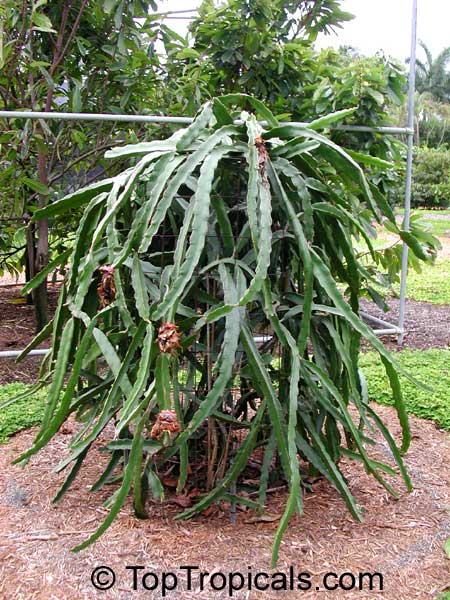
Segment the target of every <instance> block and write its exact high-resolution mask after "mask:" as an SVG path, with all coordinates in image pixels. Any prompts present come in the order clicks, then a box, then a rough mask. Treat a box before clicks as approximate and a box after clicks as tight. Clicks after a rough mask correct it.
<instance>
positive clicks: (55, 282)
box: [0, 279, 64, 288]
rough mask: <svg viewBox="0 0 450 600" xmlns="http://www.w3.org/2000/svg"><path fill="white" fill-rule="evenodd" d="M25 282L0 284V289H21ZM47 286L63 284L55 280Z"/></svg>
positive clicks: (60, 280)
mask: <svg viewBox="0 0 450 600" xmlns="http://www.w3.org/2000/svg"><path fill="white" fill-rule="evenodd" d="M25 283H26V281H17V282H16V283H0V288H9V287H23V286H24V285H25ZM47 283H48V284H49V285H56V284H57V283H64V279H57V280H56V281H47Z"/></svg>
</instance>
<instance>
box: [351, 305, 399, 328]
mask: <svg viewBox="0 0 450 600" xmlns="http://www.w3.org/2000/svg"><path fill="white" fill-rule="evenodd" d="M359 315H360V316H361V317H363V318H364V319H366V320H367V321H371V322H372V323H376V324H377V325H384V326H385V327H397V326H396V325H394V324H393V323H389V321H383V319H379V318H378V317H374V316H373V315H371V314H370V313H368V312H366V311H364V310H360V311H359ZM397 329H398V328H397Z"/></svg>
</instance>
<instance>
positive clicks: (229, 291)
mask: <svg viewBox="0 0 450 600" xmlns="http://www.w3.org/2000/svg"><path fill="white" fill-rule="evenodd" d="M242 105H244V106H246V107H249V106H250V107H252V109H253V111H254V112H255V113H256V115H255V114H251V113H248V112H246V111H242V110H241V107H242ZM235 107H237V108H235ZM339 116H341V117H342V116H343V114H342V113H341V114H340V115H329V116H328V117H327V118H326V119H325V120H324V121H321V122H319V123H317V122H315V123H313V124H312V126H311V128H308V127H306V126H292V125H283V124H282V123H278V121H277V119H275V117H274V116H273V114H272V113H271V112H270V110H269V109H268V108H267V107H265V106H264V105H263V104H262V103H261V102H259V101H258V100H256V99H255V98H251V97H248V96H240V95H237V94H234V95H228V96H223V97H221V98H216V99H214V100H213V101H212V102H209V103H207V104H206V105H205V106H204V107H203V108H202V110H201V112H200V113H199V115H198V116H197V118H196V119H195V120H194V122H193V123H192V125H190V126H189V127H188V128H186V129H184V130H182V131H179V132H177V133H176V134H174V135H173V136H171V137H170V138H168V139H166V140H164V141H155V142H150V143H140V144H135V145H131V146H125V147H122V148H119V149H114V150H112V151H110V152H109V154H108V156H110V157H116V158H117V157H120V159H121V160H122V159H124V158H125V157H128V160H129V164H130V167H129V168H128V169H126V170H125V171H123V172H122V173H120V174H118V175H116V176H115V177H114V178H112V179H111V180H108V181H106V182H105V183H104V184H102V185H101V186H100V187H97V188H95V189H90V190H87V191H80V192H79V193H78V194H75V195H72V196H71V197H70V202H71V203H73V202H80V203H81V202H84V203H85V210H84V214H83V218H82V219H81V221H80V224H79V227H78V231H77V234H76V238H75V242H74V248H73V252H72V254H71V256H70V257H69V263H70V271H69V274H68V278H67V282H66V284H65V286H64V289H63V291H62V294H61V301H60V304H59V308H58V310H57V312H56V315H55V318H54V322H53V342H52V352H51V355H50V356H49V357H47V359H46V360H47V362H46V363H45V365H44V370H43V373H44V374H45V375H44V376H45V377H46V378H48V379H50V380H51V384H50V386H49V391H48V395H47V403H46V409H45V414H44V417H43V422H42V426H41V430H40V432H39V433H38V435H37V437H36V440H35V442H34V445H33V446H32V448H30V449H29V450H28V451H27V452H25V453H24V454H23V455H22V456H20V457H19V458H18V459H17V461H21V460H24V459H25V458H27V457H29V456H31V455H32V454H34V453H35V452H38V451H39V450H40V449H41V448H42V447H44V446H45V445H46V444H47V443H48V441H49V440H50V439H51V438H52V437H53V436H54V435H55V433H56V432H57V431H58V430H59V428H60V427H61V425H62V424H63V423H64V421H65V420H66V419H67V418H68V416H69V415H70V414H72V413H75V414H76V415H77V416H78V417H79V418H80V419H81V420H82V421H83V422H84V425H83V427H82V430H81V431H80V432H78V433H77V434H76V435H75V436H74V438H73V439H72V441H71V442H70V444H69V456H68V457H67V458H65V459H64V460H63V461H62V462H61V463H60V464H59V466H58V467H57V470H62V469H65V468H68V467H69V466H70V470H69V473H68V476H67V479H66V484H64V485H63V487H62V489H61V491H60V493H59V494H58V499H59V498H60V497H61V496H62V495H63V493H64V492H65V491H66V489H67V488H68V487H69V485H70V483H71V482H72V480H73V478H74V477H75V475H76V473H77V472H78V469H79V468H80V466H81V464H82V462H83V460H84V458H85V456H86V454H87V453H88V452H89V451H90V448H91V446H92V444H93V443H94V442H95V440H96V439H97V438H98V436H99V435H100V434H101V433H102V434H103V435H105V431H107V430H106V429H105V428H106V426H107V425H108V423H110V422H111V421H114V428H113V430H114V432H113V431H112V430H111V433H110V434H106V435H111V436H112V437H111V439H110V441H109V442H108V441H106V446H107V448H109V450H110V453H111V459H110V463H109V466H108V467H107V468H106V471H105V473H104V474H103V475H102V477H101V478H100V480H99V481H98V482H97V483H96V484H95V486H94V487H95V489H98V488H99V487H101V486H102V485H104V484H105V483H107V482H108V481H109V479H110V475H111V472H112V471H113V469H114V468H117V470H118V474H119V477H118V478H117V476H116V477H115V480H116V481H117V480H118V481H119V485H120V487H119V489H117V490H116V492H115V493H114V494H113V496H112V498H111V501H110V502H109V506H110V509H111V510H110V513H109V515H108V516H107V518H106V519H105V521H104V523H103V524H102V525H101V526H100V528H99V529H98V530H97V532H96V533H95V534H93V535H92V536H91V537H90V538H89V539H88V540H86V541H85V542H83V543H82V544H80V545H79V546H77V548H76V550H80V549H82V548H84V547H86V546H87V545H89V544H90V543H92V542H93V541H95V540H96V539H97V538H98V536H99V535H101V534H102V533H103V531H104V530H105V529H106V528H107V527H108V526H109V525H110V523H111V522H112V520H113V518H114V517H115V515H116V514H117V513H118V511H119V510H120V507H121V506H122V504H123V502H124V500H125V498H126V496H127V495H128V494H129V493H132V494H133V497H134V507H135V511H136V514H137V515H138V516H143V515H145V500H146V497H147V494H148V493H151V494H152V495H153V496H154V497H155V498H157V499H160V498H161V497H162V496H163V493H164V492H163V486H162V483H161V480H160V479H159V475H158V474H161V473H164V471H165V470H166V469H168V468H170V471H171V473H172V476H174V475H176V476H178V478H179V479H178V490H179V491H181V490H182V489H184V488H185V487H186V485H189V484H190V472H191V471H190V469H189V465H190V463H195V464H197V465H205V467H204V469H203V470H202V469H201V468H200V470H197V471H196V475H195V478H196V481H195V486H196V488H197V489H201V490H202V491H201V493H200V494H199V496H198V497H197V503H196V504H195V505H194V506H193V507H191V508H189V509H187V510H186V511H185V512H184V513H182V514H181V515H179V518H189V517H192V516H193V515H195V514H198V513H201V512H202V511H204V510H205V509H206V508H208V507H209V506H210V505H211V504H213V503H214V502H216V501H217V500H220V499H221V498H226V497H227V494H228V492H229V488H230V486H233V487H235V489H236V494H237V496H239V494H240V491H241V485H240V476H241V474H242V473H243V472H244V470H245V468H246V466H247V464H248V461H249V458H250V457H251V455H252V452H253V450H254V449H255V448H256V447H259V448H261V450H262V451H263V452H266V453H268V454H267V455H266V459H265V460H264V464H265V465H266V466H265V473H264V474H263V475H262V477H261V481H260V483H259V485H256V490H257V491H258V494H259V501H257V504H258V507H259V509H260V510H261V511H262V510H263V509H264V497H265V486H266V485H267V478H268V476H269V472H268V469H270V468H271V467H270V465H271V459H272V456H273V453H274V449H275V448H276V449H277V456H278V460H277V462H276V465H274V466H273V468H274V469H275V470H276V473H277V476H278V477H282V478H284V479H285V480H286V482H287V484H288V487H289V498H288V501H287V504H286V507H285V512H284V515H283V517H282V519H281V521H280V525H279V528H278V530H277V534H276V537H275V544H274V552H273V561H274V562H276V559H277V555H278V549H279V545H280V542H281V537H282V535H283V532H284V531H285V529H286V527H287V525H288V522H289V519H290V517H291V516H292V514H293V512H294V511H297V512H301V510H302V493H301V481H302V479H301V471H300V465H299V456H300V457H301V458H302V459H304V460H305V461H307V462H308V463H309V464H310V469H311V470H312V471H318V472H321V473H322V474H323V475H324V476H325V477H326V478H327V479H328V480H329V481H330V482H331V483H332V484H333V485H334V486H335V487H336V489H337V490H338V491H339V493H340V494H341V496H342V498H343V500H344V501H345V503H346V504H347V507H348V509H349V511H350V512H351V514H352V515H353V516H354V517H355V518H356V519H360V518H361V513H360V509H359V508H358V506H357V504H356V502H355V499H354V498H353V496H352V494H351V492H350V490H349V488H348V486H347V483H346V481H345V478H344V477H343V475H342V473H341V472H340V469H339V458H340V456H341V455H342V454H343V453H346V452H347V451H348V450H350V451H351V456H354V457H355V458H356V459H358V460H359V461H362V462H363V463H364V466H365V468H366V470H367V471H368V472H369V473H371V474H372V475H373V476H374V477H375V478H376V480H377V481H379V482H380V483H381V484H382V485H383V486H384V487H385V488H386V489H387V490H388V491H389V492H390V493H391V494H393V495H394V496H395V495H396V494H397V493H396V491H395V490H394V489H393V488H392V487H391V485H390V484H389V483H388V482H387V481H386V480H385V479H384V476H383V472H385V471H387V472H389V473H392V472H393V471H392V469H391V468H390V467H389V466H387V465H381V464H380V463H378V462H376V461H374V460H372V459H371V458H370V456H369V454H368V451H367V449H366V445H365V442H366V439H367V438H366V437H363V436H366V435H367V434H368V431H366V427H367V426H368V425H369V423H371V422H373V423H374V425H375V427H376V428H378V429H379V430H380V432H381V434H382V435H383V436H384V437H385V439H386V440H387V442H388V444H389V446H390V448H391V450H392V453H393V459H394V461H395V463H396V465H397V467H398V469H399V471H400V473H401V475H402V477H403V480H404V482H405V485H406V487H407V488H408V489H410V486H411V483H410V480H409V477H408V475H407V472H406V470H405V468H404V465H403V461H402V456H401V453H402V452H404V451H406V450H407V448H408V445H409V440H410V434H409V428H408V422H407V418H406V413H405V410H404V405H403V400H402V393H401V389H400V387H399V382H398V376H397V373H396V370H395V365H396V360H395V359H394V358H393V357H392V356H391V355H390V354H389V353H388V352H387V350H386V349H385V347H384V346H383V345H382V344H381V342H380V341H379V339H378V338H377V337H376V336H375V335H374V334H373V333H372V331H371V329H370V328H369V327H368V326H367V325H365V324H364V322H363V321H362V320H361V319H360V318H359V313H358V311H359V296H360V294H361V293H362V291H363V290H364V289H365V287H366V286H367V285H368V284H369V282H371V279H372V276H371V275H370V274H369V273H368V271H367V269H365V268H364V266H363V265H362V264H361V263H360V262H358V260H357V257H356V253H355V250H354V249H353V247H352V237H353V236H354V235H355V234H356V233H357V232H358V234H360V235H362V236H364V237H365V238H366V240H367V243H368V244H369V248H371V243H370V238H371V236H373V227H372V225H371V222H372V220H373V219H376V220H377V221H378V222H380V221H381V220H382V219H384V220H385V221H387V222H389V224H390V226H391V228H393V230H394V231H397V233H398V235H403V233H402V232H401V230H399V229H398V228H397V225H396V222H395V216H394V214H393V212H392V211H391V209H390V207H389V204H388V203H387V202H386V200H385V199H384V198H383V196H382V195H380V194H379V193H378V192H377V191H376V189H375V187H374V186H372V185H370V184H369V183H368V181H367V180H366V178H365V176H364V174H363V171H362V169H361V167H360V166H359V164H358V163H357V162H356V161H355V160H354V159H353V158H352V157H351V156H350V155H349V154H347V153H346V152H345V151H344V150H343V149H342V148H341V147H339V146H337V145H336V144H334V143H333V142H331V141H330V140H329V139H328V138H327V137H326V136H324V135H322V134H321V133H319V132H318V131H317V130H316V129H320V127H321V125H320V123H322V124H323V123H328V122H331V121H333V120H334V121H335V120H337V119H338V118H339ZM257 117H259V118H264V119H265V120H266V121H267V123H268V124H267V125H266V126H265V128H263V127H262V126H261V125H260V124H259V123H258V121H257ZM237 118H239V119H240V122H239V123H236V122H235V120H236V119H237ZM322 126H323V125H322ZM67 203H68V200H61V201H60V202H59V203H55V204H54V205H52V206H51V207H48V208H46V209H45V208H44V209H43V210H41V211H40V212H39V215H38V218H43V217H45V216H46V214H49V212H50V211H51V212H52V214H57V213H58V211H64V210H65V207H66V206H67ZM405 239H406V241H407V242H408V243H409V244H410V246H411V250H412V254H414V253H415V254H417V255H419V256H421V257H425V256H426V251H427V250H428V249H429V247H430V243H431V242H432V240H431V242H430V239H421V240H419V239H417V238H415V237H414V235H410V236H408V237H406V238H405ZM100 267H102V269H100ZM341 289H345V290H346V294H347V296H348V298H349V301H347V300H346V298H345V296H344V295H343V294H342V292H341ZM98 290H100V298H101V301H102V304H101V306H100V307H99V297H98ZM177 328H178V329H177ZM167 331H169V332H171V333H169V334H167ZM261 331H262V332H269V334H270V338H269V339H268V340H267V341H265V342H264V343H263V344H262V345H259V346H258V345H257V343H256V342H255V340H254V337H253V336H254V334H255V332H261ZM361 337H364V338H366V339H367V340H368V341H369V342H370V343H371V344H372V345H373V346H374V348H375V349H376V351H377V352H378V353H379V354H380V356H381V359H382V361H383V365H384V368H385V371H386V374H387V377H388V379H389V381H390V385H391V389H392V395H393V399H394V403H395V406H396V409H397V412H398V416H399V420H400V423H401V426H402V430H403V440H402V446H401V449H400V448H397V446H396V444H395V442H394V441H393V439H392V438H391V436H390V434H389V431H388V430H387V429H386V428H385V426H384V425H383V423H382V422H381V421H380V420H379V418H378V416H377V415H376V414H375V413H374V412H373V411H372V409H371V408H370V407H369V406H368V405H367V398H366V395H365V386H364V384H363V381H362V380H361V379H360V375H359V372H358V365H357V363H358V354H359V344H360V338H361ZM169 342H170V346H169V347H168V346H167V344H169ZM165 350H171V351H165ZM100 361H102V363H103V365H106V367H105V366H103V367H102V368H101V369H100V368H99V362H100ZM274 361H275V362H274ZM100 364H101V363H100ZM399 368H400V369H401V367H399ZM197 373H200V378H197V377H196V374H197ZM181 375H182V376H181ZM65 382H66V383H65ZM236 388H237V389H236ZM61 393H62V396H61ZM349 405H352V406H354V407H356V410H357V411H358V413H359V416H358V420H359V421H360V422H359V423H356V422H355V421H354V420H353V418H352V416H351V413H350V411H349ZM167 411H172V412H170V413H169V415H168V416H167ZM164 423H165V425H164ZM167 423H171V427H173V428H172V429H171V431H172V435H170V433H169V430H168V429H167ZM162 424H163V425H164V427H163V425H162ZM162 427H163V428H162ZM161 428H162V429H161ZM238 429H245V430H246V435H244V436H238V435H237V430H238ZM363 431H364V434H363ZM118 442H120V445H121V446H120V448H119V447H117V448H116V445H117V443H118ZM123 448H126V449H127V450H129V453H128V452H127V453H126V455H125V457H126V459H125V457H124V455H123V453H122V449H123ZM233 494H235V492H233ZM243 501H244V500H243Z"/></svg>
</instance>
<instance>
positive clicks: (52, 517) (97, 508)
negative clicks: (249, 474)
mask: <svg viewBox="0 0 450 600" xmlns="http://www.w3.org/2000/svg"><path fill="white" fill-rule="evenodd" d="M376 410H377V411H378V412H379V414H380V416H381V417H382V418H383V419H384V420H385V422H387V424H388V426H389V428H390V429H391V431H392V432H393V433H394V434H395V435H398V434H399V426H398V423H397V419H396V417H395V414H394V411H393V410H392V409H391V408H389V407H381V406H377V407H376ZM411 424H412V431H413V443H412V448H411V450H410V451H409V452H408V455H407V459H406V462H407V466H408V468H409V472H410V474H411V477H412V479H413V483H414V491H413V492H412V493H407V492H406V491H404V489H403V488H402V486H401V484H400V482H397V483H398V489H399V490H400V491H401V495H400V499H399V500H394V499H393V498H392V497H390V496H389V495H388V494H387V493H386V492H385V490H384V489H383V488H381V487H380V486H379V484H377V483H376V482H375V481H374V480H373V479H372V478H370V477H369V476H368V475H366V473H365V472H364V469H363V468H362V467H361V465H359V464H355V463H352V464H350V463H349V462H348V461H343V463H342V466H343V470H344V474H345V476H346V478H347V481H348V484H349V486H350V489H351V490H352V492H353V494H354V495H355V497H356V499H357V502H358V504H359V505H360V506H361V507H364V509H365V511H366V512H365V522H364V523H363V524H359V523H355V522H354V521H353V520H352V518H351V517H350V515H349V513H348V512H347V509H346V507H345V505H344V504H343V502H342V500H341V499H340V498H339V497H338V495H337V492H336V491H335V490H334V489H333V488H332V486H331V485H330V484H329V483H327V482H326V481H324V480H321V481H318V482H317V483H315V484H314V485H313V491H312V492H306V493H305V495H304V504H305V514H304V515H303V516H302V517H295V518H294V519H293V520H292V523H291V526H290V527H289V529H288V531H287V533H286V535H285V537H284V539H283V542H282V545H281V552H280V561H279V564H278V567H277V570H278V571H283V572H285V573H288V571H289V567H290V566H292V567H293V568H294V570H295V572H308V573H310V575H311V581H312V583H313V588H312V590H313V591H304V592H301V591H298V590H297V591H293V592H281V591H277V592H274V591H266V592H255V591H254V590H252V591H250V592H247V591H245V592H244V591H238V592H235V593H234V596H233V597H234V598H238V599H244V598H245V599H259V598H261V599H268V600H272V599H273V600H275V599H279V598H298V599H299V598H305V599H308V600H309V599H312V598H333V599H334V600H353V599H354V600H356V599H358V600H370V599H372V598H374V599H382V598H383V599H386V600H412V599H414V598H417V599H419V600H428V599H430V600H431V599H433V598H434V597H435V596H436V594H437V593H439V592H440V591H442V590H444V589H446V588H447V586H448V584H450V570H449V561H448V559H447V558H446V557H445V554H444V550H443V544H444V541H445V540H446V538H447V537H449V536H450V518H449V509H450V469H449V468H448V465H449V464H450V441H449V439H448V436H447V435H444V434H443V433H442V432H441V431H439V430H438V429H437V428H436V426H435V425H434V424H433V423H431V422H426V421H423V420H420V419H417V418H412V419H411ZM74 427H75V425H74ZM33 433H34V432H33V431H25V432H21V433H19V434H17V435H16V436H15V437H14V438H13V440H12V441H11V442H10V443H9V444H8V446H5V447H3V448H2V449H1V452H0V598H2V600H90V599H92V598H104V599H107V600H130V599H132V598H161V592H156V591H155V592H152V591H143V589H142V587H140V586H139V589H138V591H133V589H132V583H133V581H132V574H131V571H129V570H127V569H126V566H127V565H141V566H145V569H146V571H152V572H154V573H156V574H158V575H159V576H161V573H162V572H164V571H166V572H167V571H172V572H175V573H176V574H177V576H178V577H179V585H180V587H179V588H178V590H177V591H174V592H171V593H168V595H167V597H168V598H176V599H178V598H180V599H189V598H192V599H197V598H201V599H203V598H205V599H208V600H209V599H215V598H217V599H220V598H226V597H228V596H227V594H226V592H225V591H224V592H221V591H216V592H214V591H212V590H211V588H209V587H208V583H207V582H208V581H209V578H206V579H205V582H206V583H205V591H203V592H202V591H201V590H200V589H199V579H198V575H197V574H194V576H193V584H194V585H193V591H188V590H187V584H186V577H185V575H186V572H184V573H183V571H182V570H180V567H181V566H183V565H192V566H198V567H199V569H200V570H201V571H208V572H209V573H210V575H211V574H213V573H216V572H218V571H222V572H224V573H228V572H233V571H239V572H241V573H243V574H244V575H246V574H247V573H248V572H249V569H250V570H251V572H253V573H256V572H257V571H258V570H262V571H268V570H269V565H270V549H271V545H272V541H273V536H274V531H275V529H276V526H277V523H278V518H279V516H280V514H281V512H282V510H283V506H284V503H285V501H286V494H285V492H276V493H273V494H270V495H269V499H268V503H267V513H268V514H269V515H272V519H273V522H258V521H257V520H256V522H255V519H254V516H255V515H254V513H253V512H241V511H238V514H237V524H236V525H232V524H231V523H230V520H229V515H228V513H227V512H220V513H213V514H212V515H211V516H209V517H199V518H196V519H194V520H191V521H187V522H177V521H173V517H174V516H175V515H176V514H177V512H179V511H180V508H178V507H177V506H176V505H175V504H174V503H173V502H170V499H169V500H168V501H166V502H165V503H163V504H155V503H153V504H150V506H149V516H150V518H149V519H148V520H145V521H142V520H137V519H135V518H134V517H133V516H132V507H131V505H130V502H128V503H127V504H126V507H125V508H124V509H123V510H122V512H121V514H120V515H119V517H118V518H117V519H116V521H115V522H114V523H113V525H112V526H111V527H110V528H109V529H108V530H107V532H106V533H105V534H104V535H103V537H101V538H100V540H98V541H97V542H96V543H95V545H94V546H91V547H89V548H88V549H87V550H84V551H82V552H81V553H79V554H74V553H72V552H71V551H70V549H71V548H72V547H73V546H74V545H76V544H78V543H80V542H82V541H83V540H84V539H86V538H87V537H88V536H89V534H91V533H92V532H93V531H94V530H95V529H96V527H97V526H98V525H99V524H100V522H101V521H102V519H103V518H104V516H105V515H106V510H105V509H104V508H103V507H102V503H103V502H104V500H105V499H106V498H107V496H108V495H109V494H110V493H111V490H109V491H108V490H106V491H105V490H102V491H99V492H95V493H90V492H89V491H88V483H89V482H93V481H94V480H95V479H96V477H97V476H98V475H99V474H100V472H101V470H102V464H104V460H105V456H104V453H100V452H99V451H98V448H97V449H93V450H92V451H91V452H90V454H89V455H88V457H87V458H86V461H85V466H83V468H82V471H81V473H80V475H81V476H80V477H78V478H77V479H76V480H75V483H74V484H73V487H72V488H71V489H70V490H69V492H68V493H67V494H66V496H65V497H64V498H63V500H62V501H61V503H60V504H59V505H57V506H55V505H54V504H52V498H53V497H54V495H55V493H56V491H57V489H58V486H59V485H60V484H61V482H62V480H63V478H64V474H55V473H53V472H52V468H53V467H54V466H55V464H56V463H57V462H59V460H60V459H61V458H62V457H63V456H64V455H65V453H66V446H67V442H68V436H67V435H63V434H59V435H57V436H56V437H55V438H54V439H53V441H52V442H51V443H50V444H49V445H48V446H47V447H46V448H45V449H44V450H42V451H41V452H40V453H39V454H38V455H37V456H35V457H33V458H32V460H31V461H30V463H29V464H28V466H27V467H26V468H25V469H22V468H21V467H19V466H13V465H11V460H12V459H13V458H14V457H17V455H18V454H19V453H20V452H21V451H23V450H24V449H26V448H28V447H29V446H30V444H31V442H32V439H33ZM375 456H378V457H379V458H381V459H382V460H384V461H386V460H389V450H388V448H387V446H386V444H385V443H384V442H380V444H379V446H377V451H376V454H375ZM100 565H106V566H109V567H110V568H112V569H113V570H114V571H115V573H116V578H117V579H116V584H115V586H114V587H113V588H112V589H111V590H109V591H108V592H96V591H95V590H94V589H93V586H92V584H91V582H90V576H91V572H92V570H93V569H94V568H95V567H97V566H100ZM327 572H335V573H338V574H341V573H344V572H350V573H353V574H354V575H357V574H358V573H360V572H363V573H364V572H372V573H374V572H378V573H381V574H382V576H383V584H384V589H383V591H382V592H381V591H379V586H378V585H376V587H375V589H374V590H373V591H369V590H368V589H365V590H364V591H334V592H326V591H324V590H322V591H317V589H316V586H319V587H323V586H322V581H323V576H324V575H325V574H326V573H327ZM196 573H198V572H196ZM147 581H148V582H149V583H151V581H153V579H148V580H147ZM347 581H348V580H347ZM216 585H217V581H216ZM219 586H220V584H219Z"/></svg>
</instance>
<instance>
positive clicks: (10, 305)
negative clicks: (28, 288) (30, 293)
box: [0, 277, 59, 384]
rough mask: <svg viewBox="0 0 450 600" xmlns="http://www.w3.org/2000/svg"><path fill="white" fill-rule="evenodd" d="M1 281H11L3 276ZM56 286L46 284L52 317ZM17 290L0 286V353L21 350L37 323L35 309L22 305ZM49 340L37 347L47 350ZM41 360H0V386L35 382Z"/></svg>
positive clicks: (33, 358)
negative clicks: (18, 382)
mask: <svg viewBox="0 0 450 600" xmlns="http://www.w3.org/2000/svg"><path fill="white" fill-rule="evenodd" d="M2 279H3V281H10V279H8V278H6V277H4V278H2ZM58 293H59V286H58V285H52V284H49V310H50V313H51V314H52V313H53V311H54V310H55V308H56V304H57V301H58ZM22 302H23V298H22V297H21V296H20V287H0V351H3V350H23V348H25V346H26V345H27V344H29V343H30V342H31V340H32V339H33V338H34V335H35V330H36V321H35V317H34V308H33V307H32V306H28V305H27V304H24V303H22ZM48 343H49V342H48V341H46V342H43V343H42V344H40V346H39V347H40V348H48ZM40 362H41V357H30V358H27V359H26V360H25V361H23V362H21V363H19V364H17V363H16V362H15V360H14V359H11V358H3V359H2V358H0V384H4V383H12V382H14V381H22V382H24V383H34V382H35V381H36V379H37V377H38V374H39V365H40Z"/></svg>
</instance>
